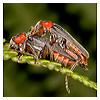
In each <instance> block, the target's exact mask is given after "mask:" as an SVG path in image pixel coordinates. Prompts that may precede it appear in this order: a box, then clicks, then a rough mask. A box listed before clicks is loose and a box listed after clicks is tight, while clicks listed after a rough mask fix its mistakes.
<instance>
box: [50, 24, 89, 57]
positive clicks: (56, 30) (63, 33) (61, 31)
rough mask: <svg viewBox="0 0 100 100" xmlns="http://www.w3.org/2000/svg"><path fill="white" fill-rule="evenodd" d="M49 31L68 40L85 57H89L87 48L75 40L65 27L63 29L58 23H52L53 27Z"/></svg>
mask: <svg viewBox="0 0 100 100" xmlns="http://www.w3.org/2000/svg"><path fill="white" fill-rule="evenodd" d="M49 31H50V32H51V33H55V34H56V35H57V34H58V35H59V36H60V37H63V38H65V39H66V40H68V41H69V42H71V43H72V44H73V45H74V46H75V47H76V48H78V49H79V51H80V52H82V54H83V55H84V56H85V57H86V58H89V53H88V52H87V50H86V49H85V48H84V47H83V46H82V45H81V44H80V43H79V42H77V41H76V40H75V39H74V38H73V37H72V36H71V35H70V34H69V33H68V32H67V31H66V30H65V29H63V28H62V27H61V26H60V25H58V24H55V23H53V27H52V28H50V30H49Z"/></svg>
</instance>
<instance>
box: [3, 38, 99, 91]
mask: <svg viewBox="0 0 100 100" xmlns="http://www.w3.org/2000/svg"><path fill="white" fill-rule="evenodd" d="M3 42H5V39H3ZM6 45H9V43H7V44H6ZM3 59H4V60H8V59H12V61H14V62H18V63H28V64H30V65H33V66H37V67H40V66H42V67H46V68H48V69H50V70H55V71H60V72H61V73H62V74H67V73H68V72H70V75H69V76H71V77H72V78H73V79H75V80H78V81H79V82H82V83H83V84H84V85H85V86H88V87H91V88H94V89H95V90H97V83H95V82H93V81H91V80H89V78H88V77H86V76H82V75H79V74H78V73H76V72H72V71H71V70H70V69H68V68H61V64H59V63H55V62H50V61H48V60H44V59H43V60H40V61H41V63H40V64H34V60H33V59H34V58H33V57H32V56H27V55H24V56H22V57H21V59H22V60H18V53H17V52H13V51H9V48H7V47H6V46H3Z"/></svg>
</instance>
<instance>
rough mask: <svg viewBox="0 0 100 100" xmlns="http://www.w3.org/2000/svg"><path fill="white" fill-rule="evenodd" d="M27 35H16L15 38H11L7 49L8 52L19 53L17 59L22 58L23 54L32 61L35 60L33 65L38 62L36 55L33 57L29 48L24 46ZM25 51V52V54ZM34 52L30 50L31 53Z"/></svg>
mask: <svg viewBox="0 0 100 100" xmlns="http://www.w3.org/2000/svg"><path fill="white" fill-rule="evenodd" d="M28 35H29V33H28V34H27V33H20V34H17V35H16V36H14V37H12V38H11V40H10V47H9V50H12V51H17V52H19V53H20V55H19V56H18V59H19V60H21V59H20V57H21V56H23V54H27V55H29V56H33V57H34V59H35V63H36V61H39V62H40V60H39V59H38V57H37V55H36V54H35V53H34V55H32V54H31V53H30V52H31V48H29V47H28V46H27V45H26V41H27V38H28ZM25 51H27V52H25ZM33 51H34V50H32V52H33Z"/></svg>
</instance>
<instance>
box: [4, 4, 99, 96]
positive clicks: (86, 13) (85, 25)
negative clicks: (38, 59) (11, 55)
mask: <svg viewBox="0 0 100 100" xmlns="http://www.w3.org/2000/svg"><path fill="white" fill-rule="evenodd" d="M3 7H4V13H3V15H4V31H3V37H4V38H5V39H6V40H7V41H8V42H9V41H10V39H11V37H13V36H15V35H16V34H18V33H21V32H27V31H28V30H29V28H30V26H32V25H33V26H34V25H35V24H36V23H37V22H38V21H39V20H49V21H51V22H53V23H57V24H59V25H61V26H62V27H63V28H64V29H66V30H67V31H68V32H70V34H71V35H72V36H73V37H74V38H75V39H76V40H78V41H79V42H80V43H81V44H82V45H83V46H84V47H85V48H86V49H87V50H88V51H89V54H90V58H89V59H88V66H87V68H88V69H89V71H85V70H83V69H82V68H80V67H79V66H77V67H76V69H75V70H74V71H76V72H78V73H79V74H81V75H84V76H87V77H88V78H89V79H90V80H92V81H94V82H96V81H97V79H96V75H97V74H96V59H97V52H96V46H97V45H96V27H97V26H96V25H97V19H96V18H97V4H96V3H57V4H56V3H53V4H52V3H48V4H47V3H4V4H3ZM3 64H4V66H3V67H4V71H3V79H4V80H3V83H4V85H3V95H4V97H34V96H35V97H95V96H97V95H96V90H94V89H92V88H89V87H86V86H84V85H83V84H82V83H80V82H79V81H76V80H74V79H72V78H71V77H69V88H70V89H71V93H70V94H67V91H66V89H65V75H63V74H61V73H60V72H56V71H51V70H49V69H47V68H43V67H33V66H31V65H28V64H18V63H15V62H13V61H11V60H8V61H4V63H3Z"/></svg>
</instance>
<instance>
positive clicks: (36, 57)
mask: <svg viewBox="0 0 100 100" xmlns="http://www.w3.org/2000/svg"><path fill="white" fill-rule="evenodd" d="M26 45H27V46H29V47H30V49H31V52H32V54H33V56H34V59H35V60H36V61H38V62H39V63H41V62H40V60H39V59H38V56H37V55H36V52H35V48H34V47H33V45H31V42H29V41H28V42H27V43H26ZM35 63H36V62H35Z"/></svg>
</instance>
